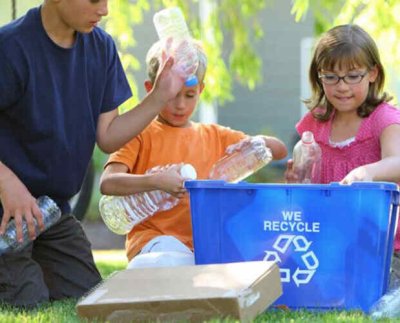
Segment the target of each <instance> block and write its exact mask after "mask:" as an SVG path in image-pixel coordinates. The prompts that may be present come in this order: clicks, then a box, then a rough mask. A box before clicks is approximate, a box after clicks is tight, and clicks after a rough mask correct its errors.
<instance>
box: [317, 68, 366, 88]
mask: <svg viewBox="0 0 400 323" xmlns="http://www.w3.org/2000/svg"><path fill="white" fill-rule="evenodd" d="M367 74H368V71H366V72H364V73H358V74H346V75H345V76H338V75H336V74H319V75H318V77H319V78H320V80H321V82H322V83H324V84H327V85H335V84H338V83H339V82H340V80H343V81H344V83H346V84H358V83H360V82H361V80H362V79H363V78H364V76H365V75H367Z"/></svg>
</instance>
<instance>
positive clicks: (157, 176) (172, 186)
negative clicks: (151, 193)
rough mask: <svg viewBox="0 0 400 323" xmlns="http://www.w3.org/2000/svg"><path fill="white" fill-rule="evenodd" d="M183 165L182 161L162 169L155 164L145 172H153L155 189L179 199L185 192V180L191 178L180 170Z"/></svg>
mask: <svg viewBox="0 0 400 323" xmlns="http://www.w3.org/2000/svg"><path fill="white" fill-rule="evenodd" d="M183 165H184V164H183V163H180V164H173V165H171V166H170V167H168V168H166V169H164V170H161V167H160V166H156V167H153V168H152V169H150V170H149V171H148V172H146V174H153V178H152V182H153V183H154V187H155V188H156V189H158V190H161V191H164V192H167V193H168V194H171V195H172V196H174V197H176V198H178V199H181V198H182V197H183V196H184V195H185V193H186V189H185V187H184V182H185V180H188V179H192V178H190V177H188V176H187V174H185V173H184V172H181V171H182V166H183Z"/></svg>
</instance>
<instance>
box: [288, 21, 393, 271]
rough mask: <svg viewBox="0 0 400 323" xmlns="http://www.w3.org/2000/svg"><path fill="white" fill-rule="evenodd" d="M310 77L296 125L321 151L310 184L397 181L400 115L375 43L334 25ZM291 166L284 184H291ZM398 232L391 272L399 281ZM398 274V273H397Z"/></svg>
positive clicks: (364, 35) (293, 178)
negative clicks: (391, 102)
mask: <svg viewBox="0 0 400 323" xmlns="http://www.w3.org/2000/svg"><path fill="white" fill-rule="evenodd" d="M309 78H310V83H311V87H312V95H311V98H310V99H308V100H305V104H306V105H307V107H308V109H309V110H310V111H309V112H308V113H307V114H306V115H305V116H304V117H303V118H302V119H301V120H300V121H299V122H298V124H297V125H296V129H297V131H298V133H299V134H300V135H301V134H302V133H303V132H304V131H306V130H309V131H311V132H313V134H314V137H315V139H316V141H317V142H318V144H319V145H320V147H321V150H322V161H321V173H320V175H319V176H320V177H319V178H315V179H314V182H315V183H330V182H340V183H342V184H350V183H352V182H354V181H390V182H396V183H398V182H400V111H399V110H398V109H396V108H395V107H393V106H391V105H389V104H388V103H387V102H388V101H389V100H390V99H391V98H390V97H389V96H388V95H387V94H386V93H385V92H383V86H384V81H385V72H384V68H383V66H382V64H381V61H380V57H379V51H378V48H377V46H376V44H375V42H374V40H373V39H372V38H371V37H370V36H369V35H368V33H366V32H365V31H364V30H363V29H362V28H360V27H359V26H356V25H342V26H337V27H334V28H332V29H331V30H329V31H328V32H327V33H325V34H324V35H323V36H322V37H321V39H320V40H319V42H318V44H317V46H316V48H315V52H314V56H313V59H312V61H311V66H310V70H309ZM292 166H293V162H292V161H291V160H290V161H289V162H288V167H287V171H286V180H287V181H288V182H296V175H295V174H294V172H293V168H292ZM399 229H400V228H399V227H398V229H397V234H396V240H395V257H394V262H393V269H394V272H395V275H396V276H397V278H398V279H400V268H399V267H400V261H399V259H400V230H399ZM396 272H397V273H396Z"/></svg>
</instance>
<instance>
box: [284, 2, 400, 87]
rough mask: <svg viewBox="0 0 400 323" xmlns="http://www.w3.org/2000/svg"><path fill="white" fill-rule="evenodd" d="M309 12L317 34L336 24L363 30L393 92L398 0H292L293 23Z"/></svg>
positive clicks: (399, 59) (399, 47)
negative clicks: (376, 50)
mask: <svg viewBox="0 0 400 323" xmlns="http://www.w3.org/2000/svg"><path fill="white" fill-rule="evenodd" d="M308 12H310V13H311V14H313V15H314V16H315V19H316V32H317V34H320V33H322V32H325V31H327V30H328V29H330V28H331V27H333V26H335V25H341V24H347V23H354V24H357V25H359V26H361V27H362V28H364V29H365V30H366V31H367V32H368V33H369V34H370V35H371V36H372V37H373V38H374V40H375V41H376V43H377V45H378V48H379V50H380V54H381V59H382V63H383V66H384V67H385V69H386V70H387V71H389V75H388V82H387V88H388V89H389V91H391V92H396V86H398V85H396V84H394V78H393V77H391V74H392V75H399V73H400V43H399V41H398V40H399V39H400V19H399V17H400V2H399V1H397V0H374V1H366V0H351V1H346V0H294V1H293V7H292V14H294V15H295V18H296V21H299V20H300V19H302V18H303V17H304V16H305V15H306V14H307V13H308Z"/></svg>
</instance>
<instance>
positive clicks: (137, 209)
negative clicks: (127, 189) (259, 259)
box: [99, 164, 197, 234]
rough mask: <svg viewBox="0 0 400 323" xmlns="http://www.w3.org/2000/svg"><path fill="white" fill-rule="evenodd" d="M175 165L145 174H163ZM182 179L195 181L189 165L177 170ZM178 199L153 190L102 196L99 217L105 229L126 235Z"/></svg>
mask: <svg viewBox="0 0 400 323" xmlns="http://www.w3.org/2000/svg"><path fill="white" fill-rule="evenodd" d="M173 166H176V165H165V166H156V167H154V168H152V169H150V170H148V171H147V172H146V174H153V173H157V172H163V171H166V170H168V169H170V168H171V167H173ZM179 172H180V174H181V176H182V177H184V178H190V179H196V177H197V174H196V170H195V169H194V167H193V166H192V165H190V164H182V165H181V168H180V170H179ZM178 202H179V199H178V198H176V197H174V196H172V195H171V194H169V193H167V192H164V191H161V190H154V191H149V192H141V193H136V194H132V195H127V196H111V195H103V196H102V197H101V199H100V202H99V209H100V215H101V217H102V218H103V221H104V223H105V224H106V225H107V227H108V228H109V229H110V230H111V231H112V232H114V233H116V234H127V233H128V232H129V231H131V229H132V228H133V227H134V226H135V225H137V224H138V223H140V222H142V221H144V220H145V219H147V218H149V217H150V216H152V215H154V214H155V213H156V212H159V211H166V210H169V209H172V208H173V207H174V206H176V205H177V204H178Z"/></svg>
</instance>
